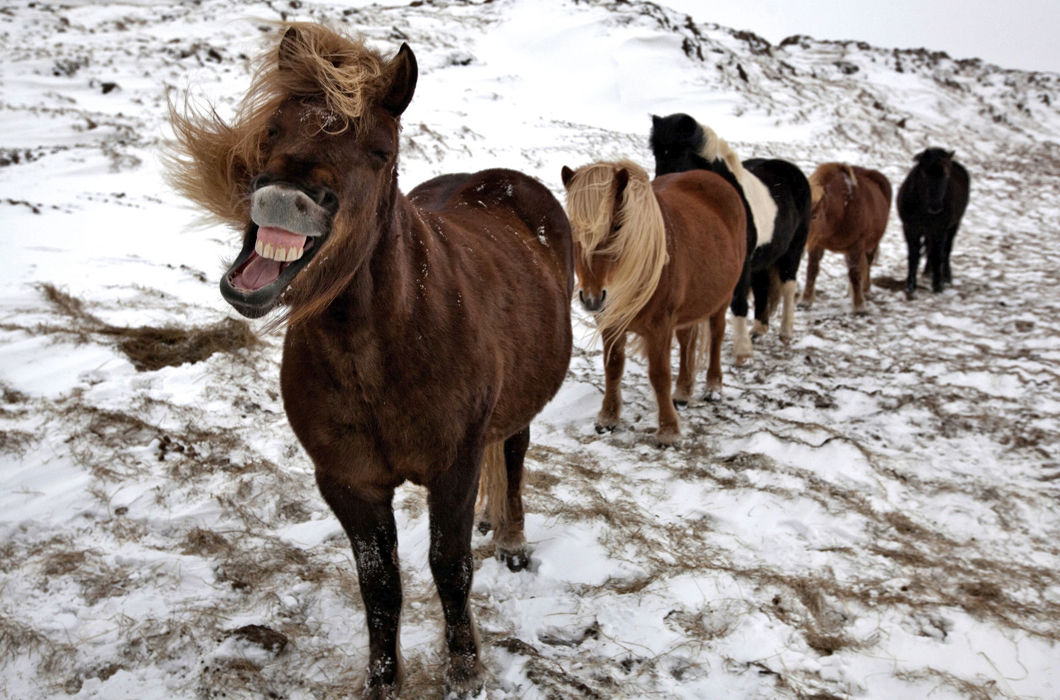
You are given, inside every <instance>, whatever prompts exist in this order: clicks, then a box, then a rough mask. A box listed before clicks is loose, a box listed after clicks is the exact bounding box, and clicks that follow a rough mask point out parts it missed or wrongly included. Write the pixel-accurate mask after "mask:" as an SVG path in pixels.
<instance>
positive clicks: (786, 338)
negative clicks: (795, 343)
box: [780, 333, 791, 345]
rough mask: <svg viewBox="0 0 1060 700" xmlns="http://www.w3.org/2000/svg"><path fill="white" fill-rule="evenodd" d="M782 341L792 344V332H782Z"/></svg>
mask: <svg viewBox="0 0 1060 700" xmlns="http://www.w3.org/2000/svg"><path fill="white" fill-rule="evenodd" d="M780 342H782V343H784V344H785V345H791V334H790V333H781V334H780Z"/></svg>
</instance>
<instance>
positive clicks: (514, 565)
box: [497, 547, 530, 572]
mask: <svg viewBox="0 0 1060 700" xmlns="http://www.w3.org/2000/svg"><path fill="white" fill-rule="evenodd" d="M497 558H498V559H499V560H501V561H502V562H504V565H505V566H507V567H508V571H513V572H518V571H522V570H523V569H526V568H527V567H529V566H530V553H529V552H528V551H526V548H525V547H520V548H519V549H514V550H503V549H498V550H497Z"/></svg>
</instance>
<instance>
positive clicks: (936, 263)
mask: <svg viewBox="0 0 1060 700" xmlns="http://www.w3.org/2000/svg"><path fill="white" fill-rule="evenodd" d="M926 238H927V240H926V243H927V266H928V269H929V270H931V291H932V292H934V293H936V294H938V293H939V292H941V291H942V289H943V286H944V283H943V274H942V273H943V259H942V258H943V251H944V250H945V247H946V241H945V232H943V231H938V230H935V231H932V232H931V233H929V234H928V235H927V237H926Z"/></svg>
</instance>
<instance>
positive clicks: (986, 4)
mask: <svg viewBox="0 0 1060 700" xmlns="http://www.w3.org/2000/svg"><path fill="white" fill-rule="evenodd" d="M657 2H658V3H659V4H660V5H665V6H668V7H671V8H673V9H675V10H679V11H681V12H685V13H687V14H690V15H692V17H693V18H694V19H695V20H696V21H697V22H714V23H716V24H721V25H724V26H727V27H733V28H735V29H750V30H751V31H753V32H754V33H756V34H758V35H760V36H762V37H764V38H766V39H768V40H769V41H770V43H773V44H776V43H778V42H780V40H782V39H784V38H785V37H787V36H791V35H792V34H808V35H809V36H812V37H814V38H816V39H859V40H862V41H866V42H868V43H870V44H873V45H874V46H880V47H884V48H892V47H897V48H903V49H907V48H920V47H924V48H928V49H933V50H941V51H945V52H946V53H948V54H949V55H950V56H952V57H954V58H981V59H983V60H984V61H987V62H989V63H995V64H997V65H1000V66H1002V67H1005V68H1023V69H1028V70H1047V71H1053V72H1057V73H1060V41H1058V40H1057V30H1060V0H875V1H874V2H871V3H868V2H864V0H726V1H725V2H718V1H717V0H657Z"/></svg>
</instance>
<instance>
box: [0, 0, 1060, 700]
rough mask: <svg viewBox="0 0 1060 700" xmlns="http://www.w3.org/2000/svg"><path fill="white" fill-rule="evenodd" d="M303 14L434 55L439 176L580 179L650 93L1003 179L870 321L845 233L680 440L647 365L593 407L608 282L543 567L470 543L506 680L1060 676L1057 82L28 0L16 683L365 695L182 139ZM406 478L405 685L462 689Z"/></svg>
mask: <svg viewBox="0 0 1060 700" xmlns="http://www.w3.org/2000/svg"><path fill="white" fill-rule="evenodd" d="M413 5H415V6H413ZM277 19H329V20H331V21H333V22H335V23H337V24H340V25H344V26H349V27H351V28H355V29H357V30H360V31H362V32H364V33H365V34H367V35H368V36H369V37H370V38H371V39H372V41H373V42H374V43H376V44H377V45H378V46H380V47H382V48H385V49H387V50H392V49H396V48H397V47H398V45H399V44H400V42H401V41H408V42H409V43H410V44H411V45H412V47H413V49H414V50H415V52H416V54H417V57H418V59H419V62H420V67H421V76H420V82H419V87H418V90H417V94H416V97H415V99H414V101H413V103H412V105H411V107H410V108H409V110H408V111H407V112H406V115H405V117H404V120H403V122H404V131H403V154H402V159H401V173H402V175H401V182H402V185H403V187H404V189H405V190H406V191H407V190H408V189H411V187H412V186H413V185H414V184H416V183H417V182H419V181H421V180H423V179H425V178H427V177H430V176H432V175H435V174H438V173H442V172H448V171H459V170H471V169H479V168H485V167H491V166H505V167H513V168H517V169H521V170H524V171H526V172H529V173H531V174H533V175H535V176H537V177H539V178H540V179H541V180H542V181H544V182H545V183H546V184H547V185H548V186H549V187H551V188H552V189H553V190H554V191H555V192H556V194H557V195H558V196H559V195H561V194H562V192H561V189H562V188H561V185H560V182H559V172H560V167H561V166H562V165H570V166H572V167H574V166H577V165H581V164H584V163H587V162H589V161H592V160H601V159H613V158H617V157H621V156H628V157H632V158H634V159H636V160H638V161H640V162H642V163H643V164H645V165H646V166H648V167H649V168H650V166H651V159H650V154H649V152H648V149H647V134H648V129H649V127H650V123H651V122H650V117H649V115H650V114H652V113H655V114H668V113H670V112H674V111H685V112H688V113H690V114H693V115H694V116H696V117H697V119H699V121H701V122H703V123H705V124H709V125H711V126H712V127H713V128H714V129H715V130H716V131H717V132H718V133H719V134H720V135H721V136H722V137H724V138H726V139H727V140H729V142H730V143H731V144H732V145H733V146H734V148H735V149H736V150H737V151H738V153H740V155H741V156H743V157H751V156H763V155H772V156H778V157H784V158H788V159H790V160H793V161H795V162H796V163H798V164H799V165H800V166H801V167H803V168H804V170H806V172H807V173H808V172H810V171H812V169H813V168H814V167H815V165H816V164H818V163H821V162H824V161H828V160H835V159H839V160H849V161H851V162H854V163H857V164H861V165H866V166H871V167H876V168H878V169H880V170H882V171H883V172H884V173H886V174H887V175H888V176H889V177H890V178H891V180H892V183H893V184H894V185H895V188H897V185H898V183H900V181H901V179H902V177H903V176H904V175H905V173H906V172H907V170H908V168H909V167H910V165H911V162H912V161H911V159H912V156H913V155H914V154H915V153H916V152H918V151H919V150H921V149H922V148H924V147H926V146H928V145H941V146H946V147H948V148H953V149H956V151H957V153H958V158H959V159H960V160H961V161H962V162H963V163H964V164H965V165H966V166H967V167H968V170H969V171H970V172H971V174H972V189H973V194H972V201H971V204H970V207H969V210H968V213H967V215H966V217H965V221H964V225H963V227H962V230H961V233H960V234H959V236H958V239H957V243H956V246H955V252H954V258H953V267H954V277H955V284H954V286H953V287H952V288H951V289H948V290H947V291H946V292H944V293H943V294H941V295H937V296H936V295H932V294H930V293H929V291H928V290H927V289H922V290H921V294H920V297H919V298H918V299H917V300H915V301H912V302H909V301H906V300H905V297H904V294H902V292H901V289H900V287H901V283H900V282H899V280H901V279H902V278H904V269H905V262H904V256H905V246H904V241H903V239H902V236H901V229H900V226H899V225H898V222H897V220H896V217H894V216H893V215H892V219H893V220H892V222H891V225H890V227H889V228H890V230H889V231H888V233H887V235H886V236H885V237H884V240H883V246H882V253H881V259H880V261H879V262H878V264H877V267H876V268H875V271H874V273H875V278H876V285H875V288H874V290H873V292H874V294H873V297H872V299H871V301H870V304H869V310H870V313H869V314H868V315H867V316H864V317H854V316H852V315H851V314H850V312H849V311H850V302H849V300H848V298H847V297H846V294H845V289H846V286H845V285H846V282H845V269H844V268H843V265H842V263H841V260H840V258H839V257H838V256H832V255H829V256H826V258H825V261H824V265H823V269H822V276H821V279H820V280H819V282H818V289H819V292H818V301H817V304H816V305H815V306H814V308H813V309H812V310H811V311H808V312H801V313H799V314H797V316H796V338H795V340H794V341H793V343H792V344H791V346H784V345H782V344H781V343H780V342H779V340H778V339H777V337H776V336H775V335H774V334H771V335H768V336H766V337H765V338H764V339H762V340H761V341H760V342H759V343H758V344H757V345H756V349H755V357H754V360H753V361H752V363H750V365H749V366H747V367H741V368H734V367H732V366H731V365H732V363H731V358H728V357H727V362H726V367H725V370H726V375H725V383H726V389H725V394H724V398H723V400H722V401H721V402H719V403H706V402H696V401H694V402H692V404H691V405H690V406H689V407H688V408H687V409H685V410H684V411H683V412H682V420H683V421H684V431H685V435H686V437H685V439H684V441H683V443H682V444H681V445H680V446H678V447H677V448H675V449H666V450H660V449H659V448H658V447H656V445H655V443H654V440H653V436H652V433H651V430H652V429H653V427H654V425H655V406H654V397H653V394H652V392H651V390H650V387H649V385H648V382H647V377H646V374H645V368H644V365H643V363H642V362H641V361H639V360H633V361H632V362H631V363H630V364H629V366H628V369H627V378H626V382H625V397H626V408H625V414H624V415H625V419H626V425H624V426H623V429H622V430H621V431H619V432H616V433H614V434H613V435H607V436H598V435H597V434H596V433H595V432H594V430H593V418H594V416H595V414H596V411H597V410H598V409H599V401H600V398H601V391H602V386H603V377H602V371H601V359H600V349H599V347H598V346H597V345H595V344H594V343H593V341H592V325H591V323H592V322H591V319H590V318H589V317H588V316H586V315H585V314H584V313H582V312H581V310H580V309H575V319H576V329H575V330H576V336H577V340H576V344H577V347H576V349H575V356H574V359H573V362H572V364H571V370H570V375H569V378H568V381H567V383H566V384H565V385H564V387H563V389H562V390H561V392H560V394H559V395H558V396H557V397H556V399H555V400H554V402H553V403H552V404H551V405H550V406H549V407H548V408H547V409H546V411H545V412H544V413H543V414H542V415H541V416H540V418H539V420H538V421H537V423H536V424H535V426H534V438H533V444H532V446H531V450H530V459H529V461H528V466H529V470H530V471H529V476H528V479H529V485H528V488H527V492H526V499H527V512H528V532H527V535H528V538H529V539H530V540H531V542H532V545H533V547H534V559H533V566H532V571H530V572H523V573H517V574H515V573H511V572H509V571H508V570H507V569H506V568H505V567H504V566H502V565H500V564H499V563H498V562H497V561H495V560H493V559H492V558H490V557H489V555H488V552H489V551H490V546H489V537H488V536H485V537H483V536H480V535H477V534H476V536H475V537H476V540H475V545H476V548H477V552H478V554H479V557H478V561H477V565H478V568H477V570H476V574H475V583H474V597H473V605H474V608H475V613H476V616H477V619H478V622H479V626H480V631H481V634H482V640H483V650H484V660H485V663H486V664H487V666H488V668H489V671H490V673H491V679H490V681H489V683H488V685H487V689H486V693H485V694H486V696H488V697H490V698H507V697H513V698H514V697H519V698H566V697H587V698H612V697H615V698H642V697H666V698H670V697H672V698H705V697H711V698H776V697H784V698H822V699H823V698H846V697H863V698H880V699H884V698H899V697H925V698H926V697H931V698H963V697H973V698H1011V697H1021V698H1056V697H1060V647H1058V640H1060V452H1058V450H1060V382H1058V379H1060V369H1058V366H1060V365H1058V361H1060V342H1058V338H1060V291H1058V290H1060V272H1058V266H1057V255H1056V252H1055V247H1056V245H1057V243H1058V242H1060V235H1058V224H1057V221H1058V220H1060V196H1058V195H1060V188H1058V183H1060V145H1058V144H1060V109H1058V105H1060V76H1057V75H1053V74H1034V73H1026V72H1018V71H1006V70H1003V69H1000V68H997V67H995V66H990V65H986V64H983V63H980V62H975V61H970V62H955V61H952V60H950V59H948V58H947V57H945V56H941V55H938V54H931V53H929V52H915V51H912V52H910V51H906V52H894V51H890V50H884V49H876V48H872V47H869V46H865V45H858V44H852V43H826V42H816V41H813V40H812V39H808V38H805V37H803V38H798V39H794V40H791V41H789V42H785V45H783V46H768V45H767V44H765V43H764V42H763V41H761V40H759V39H757V38H756V37H754V36H753V35H748V34H744V33H734V32H731V31H729V30H726V29H724V28H720V27H717V26H714V25H693V24H691V23H689V22H687V21H686V19H685V18H684V17H682V16H681V15H678V14H676V13H672V12H669V11H666V10H662V9H661V8H659V7H658V6H655V5H653V4H651V3H640V2H617V1H615V2H605V1H603V0H589V1H583V2H573V1H572V0H494V1H493V2H485V3H477V2H460V1H458V0H433V1H428V2H416V3H413V4H412V5H407V6H406V5H398V6H387V7H381V6H378V5H368V4H366V3H363V2H353V3H349V2H348V3H344V4H341V3H334V4H331V3H326V2H315V1H310V0H290V2H279V1H275V2H257V3H248V4H243V3H237V2H234V1H233V0H227V1H225V0H204V1H203V2H201V3H196V4H183V3H177V2H172V1H168V2H167V1H164V0H158V1H156V0H135V1H134V0H128V1H127V2H123V3H103V4H100V3H87V2H73V1H70V0H67V1H66V2H64V3H63V4H61V5H59V4H54V5H53V4H49V3H45V2H33V3H25V2H20V3H14V4H8V5H6V6H5V7H3V8H0V48H2V49H3V55H4V59H3V61H2V63H0V222H2V224H3V231H4V239H5V241H6V243H5V244H4V248H3V256H2V259H0V339H2V340H0V695H2V696H4V697H11V698H43V697H56V696H58V697H63V696H72V697H82V698H209V697H290V698H301V697H305V698H326V697H345V696H347V695H348V694H350V693H351V692H354V691H356V690H357V689H358V688H359V687H360V684H361V682H362V678H363V670H364V665H365V662H366V659H367V635H366V632H365V628H364V621H363V610H362V607H361V602H360V595H359V592H358V590H357V584H356V578H355V576H354V570H353V564H352V557H351V556H350V552H349V548H348V544H347V542H346V539H345V536H344V535H343V533H342V531H341V529H340V527H339V525H338V522H337V521H336V520H335V519H334V518H333V517H332V515H331V513H330V511H329V510H328V508H327V507H326V505H325V504H324V503H323V501H322V500H321V499H320V497H319V495H318V493H317V491H316V487H315V484H314V482H313V476H312V468H311V466H310V464H309V462H308V460H307V458H306V457H305V455H304V454H303V453H302V451H301V449H300V447H299V446H298V444H297V442H296V441H295V439H294V437H293V435H292V434H291V432H290V429H289V428H288V426H287V423H286V419H285V417H284V415H283V411H282V407H281V405H280V401H279V396H278V377H277V371H278V362H279V344H280V336H279V335H278V334H262V333H257V334H255V333H250V332H248V330H247V327H246V326H245V325H243V324H242V323H241V322H236V321H235V320H234V319H235V315H234V312H233V311H231V309H229V308H228V307H227V305H226V304H224V302H223V301H222V300H221V298H220V295H219V294H218V292H217V287H216V283H217V279H218V277H219V274H220V270H221V262H220V261H221V260H222V259H224V258H226V257H230V256H232V255H233V254H234V251H235V246H236V237H235V236H234V235H233V234H232V233H231V232H229V231H225V230H221V229H217V228H201V227H200V228H195V227H194V223H195V219H196V215H197V213H196V212H195V211H193V210H191V209H189V208H188V207H187V206H185V205H184V204H183V203H182V202H180V201H179V200H178V199H177V198H176V197H175V196H174V194H173V193H172V192H170V191H168V190H167V188H166V186H165V185H164V183H163V180H162V170H161V165H160V161H159V153H160V147H161V143H162V141H163V139H164V138H165V136H166V133H167V131H166V124H165V116H166V99H167V95H171V96H172V98H173V99H174V100H177V101H180V100H182V99H183V94H184V93H185V92H190V94H191V97H192V99H193V100H197V101H204V100H205V101H209V102H212V103H214V104H216V105H217V106H218V109H219V110H220V111H221V112H222V113H224V112H226V110H228V109H230V108H231V106H232V105H233V104H234V102H235V101H236V100H237V99H238V98H239V97H240V96H241V95H242V93H243V90H244V89H245V87H246V85H247V79H248V70H249V67H250V63H249V58H248V57H251V56H253V55H255V54H256V53H257V52H258V51H259V50H260V48H261V45H262V44H261V42H262V40H263V38H264V37H265V33H264V32H263V30H262V27H263V26H264V24H263V21H264V20H277ZM800 279H801V278H800ZM257 328H258V329H259V330H260V326H258V327H257ZM215 350H218V351H217V352H214V351H215ZM728 351H729V344H728V343H727V345H726V352H727V353H728ZM211 353H212V354H211ZM174 358H176V359H174ZM182 360H188V361H186V362H183V363H182V362H181V361H182ZM174 362H175V363H176V364H173V363H174ZM397 502H398V507H399V512H398V522H399V528H400V548H401V561H402V571H403V576H404V579H405V590H406V597H405V601H406V603H405V611H404V619H403V627H402V635H403V648H404V651H405V658H406V663H407V669H408V680H407V683H406V688H405V692H404V694H403V697H409V698H412V697H438V696H439V694H440V690H439V688H440V681H441V676H442V663H443V657H442V654H441V648H442V644H441V623H440V617H441V615H440V606H439V603H438V600H437V597H436V595H435V592H434V586H433V583H432V581H431V580H430V576H429V572H428V570H427V565H426V561H427V539H428V532H427V521H426V506H425V502H424V494H423V492H422V491H421V490H419V489H417V488H414V487H407V488H403V489H401V490H400V492H399V496H398V499H397Z"/></svg>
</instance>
